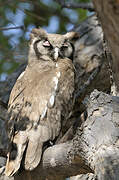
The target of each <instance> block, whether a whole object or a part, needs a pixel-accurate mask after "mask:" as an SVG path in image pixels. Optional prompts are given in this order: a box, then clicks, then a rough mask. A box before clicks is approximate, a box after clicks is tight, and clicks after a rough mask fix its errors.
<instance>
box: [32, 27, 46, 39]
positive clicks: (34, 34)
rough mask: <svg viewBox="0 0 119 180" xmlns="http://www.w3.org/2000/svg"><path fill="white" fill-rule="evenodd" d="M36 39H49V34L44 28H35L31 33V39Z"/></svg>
mask: <svg viewBox="0 0 119 180" xmlns="http://www.w3.org/2000/svg"><path fill="white" fill-rule="evenodd" d="M34 37H41V38H43V37H47V32H46V31H45V30H44V29H42V28H38V29H37V28H34V29H32V31H31V34H30V38H31V39H33V38H34Z"/></svg>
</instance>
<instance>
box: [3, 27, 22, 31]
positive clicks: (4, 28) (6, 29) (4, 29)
mask: <svg viewBox="0 0 119 180" xmlns="http://www.w3.org/2000/svg"><path fill="white" fill-rule="evenodd" d="M11 29H24V26H15V27H7V28H6V27H0V31H8V30H11Z"/></svg>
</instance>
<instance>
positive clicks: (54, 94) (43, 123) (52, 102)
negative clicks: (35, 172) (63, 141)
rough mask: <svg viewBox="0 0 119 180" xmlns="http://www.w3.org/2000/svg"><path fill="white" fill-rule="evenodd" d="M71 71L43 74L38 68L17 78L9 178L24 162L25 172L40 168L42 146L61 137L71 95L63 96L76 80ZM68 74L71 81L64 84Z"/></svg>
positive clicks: (11, 107) (10, 129)
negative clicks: (66, 107) (64, 116)
mask: <svg viewBox="0 0 119 180" xmlns="http://www.w3.org/2000/svg"><path fill="white" fill-rule="evenodd" d="M68 66H69V65H68ZM69 69H70V72H68V73H64V71H65V68H64V67H63V68H62V67H60V68H57V70H56V69H55V68H54V69H53V68H50V69H49V68H45V70H44V71H43V69H42V70H40V68H38V65H37V64H36V65H35V66H33V67H31V68H27V69H26V71H25V73H24V74H22V75H21V77H19V78H18V80H17V82H16V84H15V86H14V88H13V90H12V92H11V96H10V100H9V113H10V120H9V122H8V132H9V138H10V142H11V145H10V150H9V153H8V159H7V163H6V170H5V174H6V175H7V176H12V175H13V174H14V173H15V172H17V170H18V169H19V168H20V164H21V160H22V159H24V160H23V165H24V167H25V169H26V170H32V169H34V168H35V167H37V165H38V164H39V162H40V159H41V155H42V146H43V143H44V142H46V141H48V140H50V139H54V138H55V137H56V136H58V134H59V131H60V128H61V111H63V108H64V107H63V106H64V105H63V103H66V104H68V103H67V102H65V101H67V100H69V99H70V94H69V95H66V97H63V94H64V96H65V93H64V92H65V89H67V88H69V89H71V88H70V86H72V85H71V82H70V81H72V79H73V78H74V72H73V70H72V68H69ZM66 74H67V75H68V79H69V81H68V82H67V83H64V84H63V82H64V81H63V78H64V77H65V79H66ZM70 75H71V76H70ZM62 84H63V85H62ZM65 84H66V85H65ZM59 92H60V93H59ZM70 93H73V89H72V91H71V90H70ZM62 97H63V98H64V100H63V98H62ZM66 99H67V100H66Z"/></svg>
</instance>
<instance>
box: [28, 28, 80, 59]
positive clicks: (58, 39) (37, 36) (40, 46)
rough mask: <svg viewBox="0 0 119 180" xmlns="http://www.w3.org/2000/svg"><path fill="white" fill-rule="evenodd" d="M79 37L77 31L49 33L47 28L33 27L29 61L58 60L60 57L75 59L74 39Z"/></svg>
mask: <svg viewBox="0 0 119 180" xmlns="http://www.w3.org/2000/svg"><path fill="white" fill-rule="evenodd" d="M77 37H78V33H76V32H68V33H66V34H64V35H61V34H48V33H47V32H46V31H45V30H43V29H41V28H39V29H36V28H35V29H33V30H32V32H31V34H30V49H29V61H33V60H35V61H36V60H45V61H51V60H52V61H57V60H58V58H62V59H63V58H69V59H73V52H74V46H73V43H72V41H73V40H74V39H76V38H77Z"/></svg>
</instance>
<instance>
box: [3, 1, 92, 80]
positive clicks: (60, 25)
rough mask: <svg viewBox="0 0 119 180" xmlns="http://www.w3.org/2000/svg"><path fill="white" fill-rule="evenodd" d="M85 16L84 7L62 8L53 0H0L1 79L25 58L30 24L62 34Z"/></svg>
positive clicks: (86, 14)
mask: <svg viewBox="0 0 119 180" xmlns="http://www.w3.org/2000/svg"><path fill="white" fill-rule="evenodd" d="M67 1H69V0H67ZM88 1H89V0H74V1H73V2H88ZM88 15H89V14H88V12H87V10H83V9H75V10H72V9H67V8H62V7H61V6H60V5H59V4H58V3H57V2H56V1H53V0H0V81H4V80H5V79H6V78H7V76H8V74H10V73H11V72H13V71H14V70H15V69H16V68H17V67H18V66H19V64H21V63H23V62H24V61H26V60H27V52H28V40H29V33H30V31H31V29H32V28H33V27H43V28H44V29H46V30H47V32H50V33H65V32H66V31H70V30H71V29H72V28H73V27H74V26H76V25H77V24H79V23H80V22H81V21H82V20H84V19H85V18H86V17H87V16H88ZM13 27H14V28H13Z"/></svg>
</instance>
